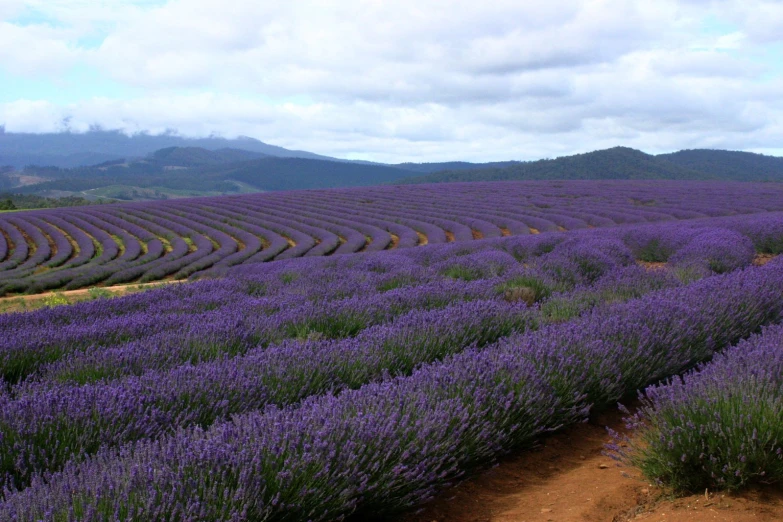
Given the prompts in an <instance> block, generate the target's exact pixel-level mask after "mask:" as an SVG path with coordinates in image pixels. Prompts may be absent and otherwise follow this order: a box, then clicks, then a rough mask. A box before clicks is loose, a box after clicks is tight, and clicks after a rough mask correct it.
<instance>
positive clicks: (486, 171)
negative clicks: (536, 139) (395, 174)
mask: <svg viewBox="0 0 783 522" xmlns="http://www.w3.org/2000/svg"><path fill="white" fill-rule="evenodd" d="M534 179H717V176H713V175H711V174H708V173H704V172H701V171H698V170H694V169H690V168H687V167H684V166H680V165H677V164H675V163H672V162H669V161H666V160H665V159H659V158H657V157H656V156H652V155H650V154H645V153H644V152H641V151H638V150H635V149H630V148H628V147H614V148H611V149H606V150H599V151H594V152H587V153H585V154H576V155H574V156H564V157H561V158H557V159H543V160H538V161H528V162H520V163H514V164H512V165H509V166H505V167H490V168H478V169H467V170H446V171H442V172H435V173H432V174H428V175H425V176H417V177H412V178H407V179H405V180H401V181H400V182H399V183H444V182H449V181H504V180H534Z"/></svg>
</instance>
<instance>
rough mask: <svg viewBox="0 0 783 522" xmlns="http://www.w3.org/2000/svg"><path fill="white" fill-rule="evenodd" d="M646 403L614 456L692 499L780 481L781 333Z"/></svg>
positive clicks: (737, 349) (742, 347)
mask: <svg viewBox="0 0 783 522" xmlns="http://www.w3.org/2000/svg"><path fill="white" fill-rule="evenodd" d="M641 401H642V405H641V407H640V408H639V409H638V410H637V412H636V413H635V414H634V415H631V416H629V417H628V418H627V419H626V422H627V423H628V425H629V427H630V428H631V430H632V431H631V437H630V438H629V437H627V436H620V435H618V434H615V438H616V440H617V442H618V443H617V444H614V445H613V446H612V447H611V449H612V450H613V453H614V456H615V457H616V458H618V459H619V460H621V461H624V462H626V463H628V464H630V465H634V466H638V467H639V468H641V470H642V472H644V474H645V475H646V476H647V477H649V478H650V479H651V480H654V481H656V482H658V483H662V484H665V485H667V486H669V487H672V488H673V489H675V490H678V491H687V492H695V491H702V490H704V489H705V488H708V489H711V490H715V489H738V488H741V487H745V486H748V485H751V484H754V483H755V484H771V483H780V482H782V481H783V420H782V419H783V326H780V325H778V326H774V327H769V328H767V329H765V330H764V331H763V332H762V333H761V334H760V335H757V336H754V337H752V338H750V339H748V340H746V341H743V342H740V343H739V344H738V345H736V346H734V347H732V348H731V349H729V350H727V351H726V352H724V353H722V354H719V355H718V356H716V357H715V359H713V360H712V361H711V362H710V363H707V364H705V365H703V366H700V367H699V368H698V369H697V370H695V371H694V372H692V373H689V374H687V375H685V376H683V377H680V378H675V379H674V380H672V381H670V382H668V383H666V384H663V385H659V386H654V387H651V388H648V389H647V390H645V392H644V394H643V395H642V396H641ZM623 443H624V444H623ZM621 444H622V445H621Z"/></svg>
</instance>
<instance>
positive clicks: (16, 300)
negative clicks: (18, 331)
mask: <svg viewBox="0 0 783 522" xmlns="http://www.w3.org/2000/svg"><path fill="white" fill-rule="evenodd" d="M184 281H185V280H184V279H183V280H174V279H169V280H162V281H154V282H151V283H131V284H125V285H115V286H98V287H90V288H80V289H78V290H64V291H60V292H58V291H54V292H44V293H40V294H29V295H28V294H22V295H16V296H10V297H1V298H0V313H8V312H24V311H30V310H35V309H37V308H41V307H43V306H51V305H52V304H53V303H52V302H49V301H50V300H51V301H55V303H54V304H71V303H78V302H80V301H88V300H91V299H94V298H95V297H96V296H93V295H92V294H91V291H94V290H99V291H100V292H101V294H102V296H104V297H120V296H123V295H127V294H131V293H135V292H140V291H142V290H145V289H148V288H154V287H156V286H165V285H168V284H172V283H182V282H184ZM106 293H108V294H110V295H106Z"/></svg>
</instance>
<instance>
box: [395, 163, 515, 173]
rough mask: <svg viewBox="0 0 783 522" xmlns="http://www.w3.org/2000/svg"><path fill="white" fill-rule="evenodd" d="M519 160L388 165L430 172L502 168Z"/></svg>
mask: <svg viewBox="0 0 783 522" xmlns="http://www.w3.org/2000/svg"><path fill="white" fill-rule="evenodd" d="M519 163H521V162H519V161H494V162H490V163H468V162H467V161H447V162H443V163H397V164H394V165H390V166H392V167H396V168H398V169H405V170H411V171H414V172H422V173H430V172H440V171H443V170H452V171H456V170H471V169H489V168H503V167H509V166H512V165H517V164H519Z"/></svg>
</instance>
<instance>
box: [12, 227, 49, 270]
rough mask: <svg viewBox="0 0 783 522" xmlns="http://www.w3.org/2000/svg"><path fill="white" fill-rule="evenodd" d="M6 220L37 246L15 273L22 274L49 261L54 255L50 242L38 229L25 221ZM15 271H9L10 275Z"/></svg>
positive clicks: (16, 268)
mask: <svg viewBox="0 0 783 522" xmlns="http://www.w3.org/2000/svg"><path fill="white" fill-rule="evenodd" d="M6 219H7V220H8V222H9V223H11V224H12V225H14V226H16V227H17V228H18V229H19V230H21V231H22V233H23V234H24V235H26V236H27V237H28V238H30V241H32V243H33V245H35V250H34V251H33V252H32V254H30V253H29V252H28V257H27V259H26V260H25V261H24V262H23V263H22V264H20V265H19V266H17V267H15V268H14V271H19V272H22V271H24V270H27V269H34V268H35V267H36V266H37V265H39V264H42V263H43V262H44V261H46V260H48V259H49V257H50V256H51V254H52V250H51V248H50V247H49V241H47V240H46V237H44V235H43V234H42V233H41V230H40V229H39V228H38V227H36V226H35V225H33V224H32V223H30V222H28V221H26V220H23V219H16V218H14V217H8V218H6ZM14 271H9V273H13V272H14Z"/></svg>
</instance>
